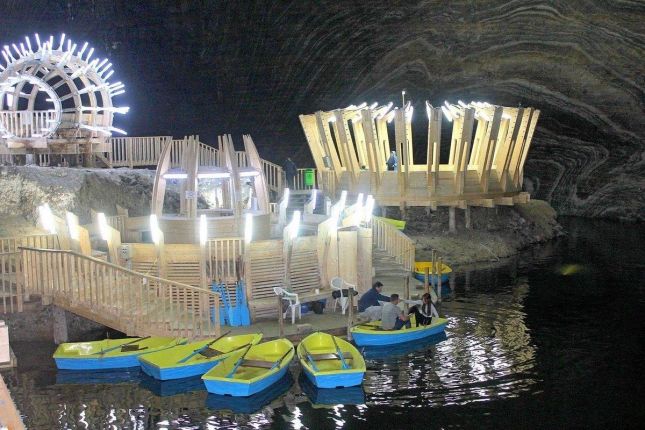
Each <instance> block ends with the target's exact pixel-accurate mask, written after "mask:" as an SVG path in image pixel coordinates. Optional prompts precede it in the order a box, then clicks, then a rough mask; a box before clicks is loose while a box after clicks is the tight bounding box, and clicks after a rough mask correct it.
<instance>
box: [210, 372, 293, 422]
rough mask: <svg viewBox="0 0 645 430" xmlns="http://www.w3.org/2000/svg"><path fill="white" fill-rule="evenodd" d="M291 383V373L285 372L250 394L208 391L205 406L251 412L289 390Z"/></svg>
mask: <svg viewBox="0 0 645 430" xmlns="http://www.w3.org/2000/svg"><path fill="white" fill-rule="evenodd" d="M292 385H293V378H292V377H291V373H289V372H287V373H286V374H285V375H284V376H283V377H282V378H280V379H279V380H278V381H277V382H276V383H274V384H273V385H271V386H269V387H268V388H267V389H266V390H262V391H260V392H259V393H257V394H254V395H252V396H248V397H231V396H223V395H220V394H211V393H209V394H208V396H207V397H206V407H207V408H209V409H216V410H220V411H231V412H233V413H234V414H252V413H254V412H257V411H259V410H260V409H262V408H263V407H265V406H266V405H268V404H269V403H271V402H272V401H273V400H274V399H277V398H278V397H280V396H281V395H283V394H284V393H286V392H287V391H289V388H291V386H292ZM202 386H203V384H202Z"/></svg>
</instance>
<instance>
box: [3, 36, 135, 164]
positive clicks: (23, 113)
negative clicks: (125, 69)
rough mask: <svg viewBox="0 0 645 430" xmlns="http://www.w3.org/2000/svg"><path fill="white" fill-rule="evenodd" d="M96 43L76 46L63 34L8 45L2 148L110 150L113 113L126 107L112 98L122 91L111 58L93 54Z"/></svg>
mask: <svg viewBox="0 0 645 430" xmlns="http://www.w3.org/2000/svg"><path fill="white" fill-rule="evenodd" d="M93 53H94V48H91V47H89V46H88V44H87V43H85V44H83V45H82V46H79V45H77V44H76V43H74V42H73V41H72V40H70V39H69V38H67V39H66V38H65V34H63V35H61V37H60V38H59V40H57V41H55V40H54V37H53V36H50V37H49V39H47V40H43V41H42V42H41V40H40V37H39V36H38V35H37V34H36V35H35V40H34V41H33V44H32V40H31V39H30V38H29V37H26V38H25V40H24V42H19V43H17V44H15V43H14V44H12V45H11V47H9V46H8V45H6V46H5V47H4V49H3V50H2V51H1V54H2V57H3V58H4V64H2V62H0V147H1V148H2V149H3V150H4V151H5V152H8V153H10V154H18V153H25V152H31V151H33V150H39V151H45V152H49V153H93V152H110V150H111V148H110V145H109V142H108V138H109V137H110V136H111V135H112V133H113V132H116V133H121V134H126V133H125V132H124V131H123V130H120V129H118V128H116V127H114V126H113V125H112V124H113V119H114V114H116V113H119V114H124V113H126V112H128V110H129V108H128V107H115V106H114V105H113V102H112V99H113V97H115V96H118V95H120V94H123V93H124V92H125V91H124V85H123V84H122V83H121V82H116V83H114V84H111V83H109V82H108V79H109V78H110V77H111V75H112V73H113V71H112V70H110V68H111V67H112V63H109V62H108V59H107V58H106V59H103V60H101V59H99V58H93V57H92V55H93Z"/></svg>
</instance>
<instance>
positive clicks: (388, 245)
mask: <svg viewBox="0 0 645 430" xmlns="http://www.w3.org/2000/svg"><path fill="white" fill-rule="evenodd" d="M372 242H373V243H374V245H376V246H377V248H379V249H381V250H383V251H385V252H386V253H387V254H388V255H389V256H390V257H393V258H394V259H395V260H396V262H397V263H399V264H401V265H403V268H404V269H405V270H408V271H413V270H414V259H415V251H416V248H415V246H414V242H413V241H412V239H410V238H409V237H408V236H407V235H406V234H405V233H403V232H401V231H400V230H398V229H397V228H396V227H394V226H393V225H391V224H389V223H387V222H385V221H383V220H380V219H378V218H373V219H372Z"/></svg>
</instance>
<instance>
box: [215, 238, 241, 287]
mask: <svg viewBox="0 0 645 430" xmlns="http://www.w3.org/2000/svg"><path fill="white" fill-rule="evenodd" d="M207 245H208V277H209V278H210V279H212V280H213V281H216V282H219V281H227V280H236V279H237V273H238V270H239V269H240V268H238V264H240V257H241V256H242V255H243V254H244V239H243V238H241V237H227V238H218V239H210V240H209V241H208V244H207Z"/></svg>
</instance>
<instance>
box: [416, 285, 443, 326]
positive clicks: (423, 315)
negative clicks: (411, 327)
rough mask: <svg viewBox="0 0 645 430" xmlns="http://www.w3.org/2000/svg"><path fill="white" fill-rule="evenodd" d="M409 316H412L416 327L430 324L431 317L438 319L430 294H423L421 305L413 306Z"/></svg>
mask: <svg viewBox="0 0 645 430" xmlns="http://www.w3.org/2000/svg"><path fill="white" fill-rule="evenodd" d="M409 314H414V318H415V320H416V326H417V327H419V326H420V325H430V324H432V318H433V317H439V314H438V313H437V309H436V308H435V307H434V305H433V304H432V300H431V298H430V294H428V293H425V294H424V295H423V296H422V297H421V305H415V306H412V307H411V308H410V312H409ZM409 314H408V315H409Z"/></svg>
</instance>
